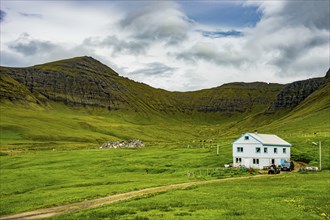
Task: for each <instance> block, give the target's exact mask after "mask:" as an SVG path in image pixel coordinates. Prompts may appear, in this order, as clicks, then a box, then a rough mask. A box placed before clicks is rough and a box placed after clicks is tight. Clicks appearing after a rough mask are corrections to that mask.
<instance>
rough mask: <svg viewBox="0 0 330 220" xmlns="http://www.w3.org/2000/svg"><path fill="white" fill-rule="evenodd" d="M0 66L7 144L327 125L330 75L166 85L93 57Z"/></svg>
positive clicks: (199, 136) (190, 136) (297, 130)
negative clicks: (196, 86) (132, 76)
mask: <svg viewBox="0 0 330 220" xmlns="http://www.w3.org/2000/svg"><path fill="white" fill-rule="evenodd" d="M0 71H1V74H0V76H1V78H0V79H1V80H0V88H1V90H0V98H1V99H0V101H1V106H0V110H1V112H0V113H1V122H0V128H1V145H2V147H4V148H13V147H15V148H25V147H27V146H28V147H34V148H38V147H48V148H49V147H54V146H55V147H56V146H98V145H99V144H100V143H102V142H104V141H107V140H118V139H131V138H140V139H142V140H144V141H148V142H150V143H156V142H171V143H173V142H180V143H188V142H189V143H191V142H193V141H200V140H211V139H212V140H218V141H219V140H223V139H227V140H228V138H229V139H230V138H235V137H237V135H239V134H241V133H242V132H244V131H253V130H255V129H257V130H261V131H263V132H274V133H276V134H280V135H284V137H285V136H289V134H290V135H291V134H294V136H297V135H296V134H301V133H317V132H324V135H327V134H329V131H330V128H329V127H328V126H327V125H328V124H329V120H328V118H327V116H328V114H329V101H328V100H327V97H328V95H327V92H328V90H329V80H328V77H325V78H318V79H310V80H306V81H300V82H294V83H291V84H287V85H280V84H267V83H262V82H255V83H229V84H225V85H222V86H220V87H216V88H211V89H204V90H200V91H194V92H169V91H165V90H162V89H155V88H153V87H150V86H148V85H146V84H143V83H138V82H134V81H132V80H129V79H127V78H125V77H121V76H119V75H118V74H117V73H116V72H114V71H113V70H112V69H111V68H109V67H107V66H106V65H104V64H102V63H100V62H99V61H97V60H95V59H93V58H91V57H77V58H72V59H67V60H62V61H56V62H52V63H47V64H42V65H36V66H32V67H27V68H10V67H1V68H0ZM283 97H285V98H283ZM297 97H298V98H297ZM283 100H284V101H283ZM283 103H285V104H283ZM320 121H323V124H322V123H321V124H320V123H319V122H320ZM306 123H307V124H308V128H303V126H305V125H306ZM306 126H307V125H306Z"/></svg>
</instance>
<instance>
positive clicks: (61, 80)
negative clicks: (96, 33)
mask: <svg viewBox="0 0 330 220" xmlns="http://www.w3.org/2000/svg"><path fill="white" fill-rule="evenodd" d="M1 83H2V86H1V88H2V90H1V94H0V95H1V99H9V100H11V101H14V100H17V101H29V102H35V103H37V104H42V103H47V102H48V101H55V102H63V103H65V104H67V105H79V106H97V107H100V108H106V109H108V110H110V111H111V110H133V111H145V112H150V111H157V112H165V113H166V112H167V113H168V112H177V111H179V112H191V111H197V112H246V111H251V110H252V109H254V108H260V107H261V106H262V107H267V106H269V105H270V104H271V103H272V102H273V101H274V100H275V96H276V95H277V93H278V92H279V90H280V89H282V87H283V86H282V85H279V84H267V83H231V84H226V85H223V86H220V87H217V88H213V89H205V90H201V91H196V92H186V93H181V92H168V91H165V90H161V89H155V88H152V87H150V86H148V85H145V84H143V83H138V82H134V81H132V80H129V79H127V78H124V77H121V76H119V75H118V74H117V73H116V72H115V71H113V70H112V69H111V68H109V67H107V66H105V65H104V64H102V63H100V62H99V61H97V60H95V59H93V58H91V57H77V58H73V59H68V60H62V61H57V62H52V63H47V64H43V65H37V66H32V67H27V68H8V67H1ZM18 88H20V89H19V91H18V90H17V89H18Z"/></svg>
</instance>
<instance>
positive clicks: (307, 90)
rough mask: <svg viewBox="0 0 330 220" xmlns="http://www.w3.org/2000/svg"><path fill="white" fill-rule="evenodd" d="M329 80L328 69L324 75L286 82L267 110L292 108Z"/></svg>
mask: <svg viewBox="0 0 330 220" xmlns="http://www.w3.org/2000/svg"><path fill="white" fill-rule="evenodd" d="M327 82H329V70H328V72H327V74H326V76H325V77H321V78H313V79H307V80H302V81H297V82H293V83H290V84H287V85H286V86H285V87H284V88H283V89H282V90H281V91H280V92H279V93H278V95H277V97H276V100H275V102H274V104H273V105H272V106H271V107H270V108H269V109H268V112H275V111H277V110H279V109H284V108H288V109H292V108H294V107H296V106H297V105H299V104H300V103H301V102H302V101H303V100H305V99H306V98H307V97H308V96H309V95H311V94H312V93H313V92H315V91H316V90H318V89H319V88H320V87H322V86H324V85H325V84H326V83H327Z"/></svg>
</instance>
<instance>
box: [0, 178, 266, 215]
mask: <svg viewBox="0 0 330 220" xmlns="http://www.w3.org/2000/svg"><path fill="white" fill-rule="evenodd" d="M259 177H267V175H255V176H248V177H233V178H226V179H216V180H207V181H199V182H189V183H179V184H171V185H166V186H159V187H152V188H146V189H141V190H137V191H131V192H127V193H120V194H116V195H110V196H106V197H102V198H97V199H92V200H88V201H83V202H77V203H72V204H67V205H61V206H56V207H51V208H45V209H37V210H34V211H29V212H23V213H20V214H14V215H9V216H3V217H1V218H0V220H9V219H42V218H47V217H51V216H55V215H63V214H66V213H70V212H76V211H81V210H85V209H90V208H95V207H99V206H102V205H106V204H111V203H115V202H119V201H124V200H129V199H132V198H137V197H143V196H146V195H152V194H156V193H161V192H166V191H170V190H175V189H184V188H187V187H189V186H196V185H202V184H207V183H215V182H224V181H233V180H238V179H251V178H259Z"/></svg>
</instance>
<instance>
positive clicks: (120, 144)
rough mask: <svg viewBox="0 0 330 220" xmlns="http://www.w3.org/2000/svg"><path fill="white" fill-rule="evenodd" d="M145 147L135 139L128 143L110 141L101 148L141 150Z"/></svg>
mask: <svg viewBox="0 0 330 220" xmlns="http://www.w3.org/2000/svg"><path fill="white" fill-rule="evenodd" d="M139 147H144V143H143V142H142V141H141V140H138V139H133V140H128V141H108V142H105V143H104V144H102V145H101V146H100V148H139Z"/></svg>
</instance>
